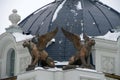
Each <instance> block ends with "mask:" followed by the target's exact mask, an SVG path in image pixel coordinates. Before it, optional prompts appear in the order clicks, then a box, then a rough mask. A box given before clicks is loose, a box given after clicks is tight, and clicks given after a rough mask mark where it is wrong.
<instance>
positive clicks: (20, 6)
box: [0, 0, 120, 34]
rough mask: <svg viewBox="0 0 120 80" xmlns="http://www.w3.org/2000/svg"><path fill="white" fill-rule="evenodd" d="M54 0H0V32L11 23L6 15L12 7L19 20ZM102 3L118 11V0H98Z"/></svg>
mask: <svg viewBox="0 0 120 80" xmlns="http://www.w3.org/2000/svg"><path fill="white" fill-rule="evenodd" d="M53 1H54V0H0V34H1V33H3V32H4V31H5V28H6V27H9V25H11V23H10V21H9V20H8V16H9V15H10V14H11V13H12V9H17V10H18V14H19V15H20V16H21V20H23V19H24V18H25V17H27V16H28V15H29V14H31V13H32V12H34V11H35V10H37V9H39V8H40V7H42V6H44V5H46V4H48V3H50V2H53ZM100 1H102V2H103V3H104V4H107V5H108V6H110V7H112V8H113V9H115V10H117V11H118V12H120V5H119V3H120V0H100Z"/></svg>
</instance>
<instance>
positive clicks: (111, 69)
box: [101, 56, 115, 73]
mask: <svg viewBox="0 0 120 80" xmlns="http://www.w3.org/2000/svg"><path fill="white" fill-rule="evenodd" d="M101 69H102V71H103V72H107V73H115V58H114V57H108V56H101Z"/></svg>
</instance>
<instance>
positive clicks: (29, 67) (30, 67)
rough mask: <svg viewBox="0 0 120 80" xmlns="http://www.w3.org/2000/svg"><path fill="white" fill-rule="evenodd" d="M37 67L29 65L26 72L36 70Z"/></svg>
mask: <svg viewBox="0 0 120 80" xmlns="http://www.w3.org/2000/svg"><path fill="white" fill-rule="evenodd" d="M34 69H35V66H34V65H28V67H27V68H26V71H30V70H34Z"/></svg>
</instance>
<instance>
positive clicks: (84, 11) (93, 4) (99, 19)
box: [19, 0, 120, 61]
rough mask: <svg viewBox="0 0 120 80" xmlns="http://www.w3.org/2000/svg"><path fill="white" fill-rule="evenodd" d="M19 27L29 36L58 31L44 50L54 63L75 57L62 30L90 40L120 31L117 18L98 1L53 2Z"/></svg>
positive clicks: (70, 44) (117, 14) (113, 11)
mask: <svg viewBox="0 0 120 80" xmlns="http://www.w3.org/2000/svg"><path fill="white" fill-rule="evenodd" d="M19 26H20V27H21V28H22V29H23V32H24V33H30V34H32V35H36V34H40V35H42V34H44V33H47V32H49V31H51V30H53V29H55V28H56V27H58V28H59V31H58V33H57V35H56V36H55V43H54V44H52V45H50V46H49V47H48V48H47V49H46V50H47V51H48V53H49V54H50V56H51V57H53V58H54V59H55V60H59V61H61V60H68V58H69V57H70V56H71V55H73V54H74V53H75V48H74V46H73V44H72V43H71V42H70V41H69V40H68V39H67V38H65V37H64V35H63V33H62V31H61V28H62V27H63V28H64V29H66V30H68V31H70V32H72V33H76V34H79V35H80V34H81V33H83V32H85V33H87V34H88V35H89V36H101V35H105V34H106V33H107V32H108V31H111V32H112V30H113V29H117V28H119V27H120V14H119V13H118V12H117V11H115V10H114V9H112V8H111V7H109V6H107V5H105V4H103V3H101V2H100V1H98V0H56V1H54V2H52V3H50V4H47V5H45V6H43V7H42V8H40V9H38V10H36V11H35V12H33V13H31V14H30V15H29V16H28V17H26V18H25V19H24V20H23V21H22V22H20V23H19Z"/></svg>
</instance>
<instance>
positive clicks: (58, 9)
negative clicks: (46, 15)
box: [52, 0, 66, 22]
mask: <svg viewBox="0 0 120 80" xmlns="http://www.w3.org/2000/svg"><path fill="white" fill-rule="evenodd" d="M65 2H66V0H64V1H63V2H62V3H61V4H60V5H59V7H58V8H57V10H56V11H55V13H54V16H53V18H52V22H54V21H55V19H56V18H57V15H58V12H59V11H60V10H61V9H62V7H63V5H64V3H65Z"/></svg>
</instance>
